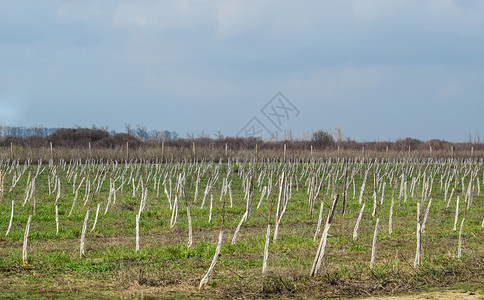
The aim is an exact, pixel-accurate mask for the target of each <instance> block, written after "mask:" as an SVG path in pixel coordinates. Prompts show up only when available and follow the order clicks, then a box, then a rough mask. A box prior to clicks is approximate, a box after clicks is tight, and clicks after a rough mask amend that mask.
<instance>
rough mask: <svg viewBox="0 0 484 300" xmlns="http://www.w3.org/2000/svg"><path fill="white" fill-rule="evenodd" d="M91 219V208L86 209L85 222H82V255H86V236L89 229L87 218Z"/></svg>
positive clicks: (80, 250) (80, 252)
mask: <svg viewBox="0 0 484 300" xmlns="http://www.w3.org/2000/svg"><path fill="white" fill-rule="evenodd" d="M88 219H89V209H88V210H87V211H86V216H85V217H84V223H83V224H82V232H81V244H80V246H79V254H80V256H81V257H82V256H84V254H85V253H86V249H85V238H86V230H87V220H88Z"/></svg>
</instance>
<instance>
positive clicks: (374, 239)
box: [370, 218, 380, 270]
mask: <svg viewBox="0 0 484 300" xmlns="http://www.w3.org/2000/svg"><path fill="white" fill-rule="evenodd" d="M379 222H380V218H376V223H375V232H374V233H373V243H372V244H371V259H370V270H373V267H374V266H375V254H376V237H377V235H378V223H379Z"/></svg>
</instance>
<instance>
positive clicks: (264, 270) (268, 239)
mask: <svg viewBox="0 0 484 300" xmlns="http://www.w3.org/2000/svg"><path fill="white" fill-rule="evenodd" d="M270 235H271V225H270V224H267V231H266V244H265V246H264V261H263V262H262V274H264V273H265V272H266V269H267V259H268V257H269V243H270Z"/></svg>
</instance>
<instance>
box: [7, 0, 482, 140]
mask: <svg viewBox="0 0 484 300" xmlns="http://www.w3.org/2000/svg"><path fill="white" fill-rule="evenodd" d="M0 57H1V58H0V123H3V124H7V125H26V126H30V125H36V124H42V125H44V126H47V127H73V126H76V125H79V126H87V127H90V126H91V125H92V124H96V125H98V126H109V128H110V129H115V130H118V131H122V130H123V129H124V124H125V123H130V124H132V125H133V126H134V125H136V124H142V125H144V126H146V127H148V128H149V129H168V130H175V131H177V132H178V133H179V134H180V136H182V137H183V136H185V135H186V133H188V132H190V133H194V134H195V135H196V134H197V133H199V132H201V131H202V130H203V131H204V132H205V133H208V134H212V135H213V134H214V133H215V131H216V130H220V131H221V132H222V133H223V134H224V135H235V134H236V133H238V132H239V131H240V129H241V128H242V127H243V126H244V125H245V124H246V123H247V122H249V120H251V119H252V118H253V117H256V118H257V119H258V120H260V122H261V123H263V124H264V125H265V126H266V127H268V129H269V130H270V131H275V130H277V128H275V127H274V124H272V123H271V122H269V121H268V120H267V118H265V116H264V115H263V114H262V113H261V111H260V109H261V108H262V107H263V106H264V105H265V104H266V103H267V102H268V101H270V100H271V99H272V97H273V96H274V95H275V94H276V93H277V92H279V91H280V92H282V93H283V95H285V97H286V98H287V99H289V100H290V102H291V103H292V104H293V105H294V106H295V107H297V109H298V110H299V114H298V115H297V116H294V115H291V116H290V117H289V119H285V120H284V122H283V124H282V126H281V128H283V129H292V131H293V134H294V135H295V136H301V134H302V133H303V132H304V131H308V130H311V129H314V130H315V129H324V130H329V129H334V128H336V127H340V128H342V131H343V134H344V135H345V136H348V137H352V138H354V139H356V140H376V139H380V140H382V139H389V140H394V139H397V138H405V137H408V136H411V137H416V138H419V139H423V140H426V139H430V138H439V139H447V140H452V141H466V140H468V137H469V134H473V135H475V134H476V132H477V131H479V132H482V131H484V126H483V125H484V121H483V112H484V1H478V0H477V1H473V0H462V1H457V0H428V1H426V0H418V1H417V0H402V1H400V0H394V1H387V0H355V1H347V0H340V1H321V0H319V1H317V0H314V1H309V0H308V1H304V0H303V1H284V2H282V1H275V0H270V1H261V0H259V1H251V0H244V1H232V0H225V1H222V0H221V1H209V0H206V1H202V0H199V1H191V0H183V1H154V0H148V1H145V0H141V1H109V0H105V1H104V0H103V1H82V0H77V1H72V0H65V1H21V0H20V1H2V2H0Z"/></svg>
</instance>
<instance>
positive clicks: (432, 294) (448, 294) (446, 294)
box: [358, 291, 484, 300]
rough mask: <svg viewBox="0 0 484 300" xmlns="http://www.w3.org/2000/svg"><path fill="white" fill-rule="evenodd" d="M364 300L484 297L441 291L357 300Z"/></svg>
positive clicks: (471, 298) (468, 293) (480, 298)
mask: <svg viewBox="0 0 484 300" xmlns="http://www.w3.org/2000/svg"><path fill="white" fill-rule="evenodd" d="M358 299H366V300H377V299H388V300H403V299H409V300H420V299H455V300H460V299H462V300H478V299H479V300H482V299H484V295H480V294H476V293H474V292H466V291H442V292H427V293H422V294H418V295H401V296H382V297H368V298H358Z"/></svg>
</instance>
